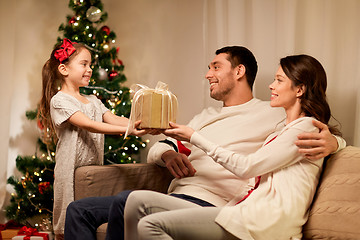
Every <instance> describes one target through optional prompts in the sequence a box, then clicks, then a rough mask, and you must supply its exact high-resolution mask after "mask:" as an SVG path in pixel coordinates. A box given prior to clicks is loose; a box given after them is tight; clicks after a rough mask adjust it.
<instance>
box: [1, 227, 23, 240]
mask: <svg viewBox="0 0 360 240" xmlns="http://www.w3.org/2000/svg"><path fill="white" fill-rule="evenodd" d="M19 230H20V229H6V230H3V231H1V233H0V234H1V239H2V240H11V239H12V238H13V237H14V236H16V235H17V233H18V232H19Z"/></svg>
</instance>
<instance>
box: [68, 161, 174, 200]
mask: <svg viewBox="0 0 360 240" xmlns="http://www.w3.org/2000/svg"><path fill="white" fill-rule="evenodd" d="M172 179H173V177H172V175H171V174H170V173H169V171H168V170H167V168H163V167H159V166H157V165H156V164H153V163H139V164H138V163H136V164H114V165H104V166H98V165H96V166H95V165H91V166H83V167H80V168H78V169H76V171H75V183H74V184H75V185H74V188H75V200H78V199H81V198H85V197H95V196H112V195H116V194H117V193H119V192H121V191H123V190H137V189H148V190H154V191H158V192H164V193H165V192H166V191H167V189H168V186H169V184H170V182H171V180H172Z"/></svg>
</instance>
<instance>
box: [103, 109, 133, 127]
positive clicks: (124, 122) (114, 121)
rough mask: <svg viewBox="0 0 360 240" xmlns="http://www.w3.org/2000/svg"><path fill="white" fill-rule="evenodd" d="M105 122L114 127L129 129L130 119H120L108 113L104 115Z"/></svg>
mask: <svg viewBox="0 0 360 240" xmlns="http://www.w3.org/2000/svg"><path fill="white" fill-rule="evenodd" d="M103 121H104V122H105V123H109V124H112V125H118V126H123V127H127V126H128V123H129V119H128V118H126V117H119V116H117V115H115V114H113V113H112V112H111V111H107V112H105V113H104V114H103Z"/></svg>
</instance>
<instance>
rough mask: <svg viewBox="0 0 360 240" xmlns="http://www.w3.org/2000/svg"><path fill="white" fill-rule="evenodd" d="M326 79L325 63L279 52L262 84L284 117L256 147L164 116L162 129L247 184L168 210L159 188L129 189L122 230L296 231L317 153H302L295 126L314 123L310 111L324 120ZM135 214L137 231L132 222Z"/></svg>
mask: <svg viewBox="0 0 360 240" xmlns="http://www.w3.org/2000/svg"><path fill="white" fill-rule="evenodd" d="M326 86H327V81H326V74H325V71H324V69H323V67H322V65H321V64H320V63H319V62H318V61H317V60H316V59H315V58H313V57H311V56H308V55H295V56H288V57H285V58H282V59H281V60H280V67H279V69H278V71H277V73H276V75H275V80H274V82H273V83H272V84H271V85H270V90H271V101H270V104H271V106H272V107H283V108H284V109H285V112H286V119H285V120H284V122H283V123H282V124H280V125H279V126H278V130H277V131H276V132H275V133H274V134H272V135H270V136H269V137H268V138H267V140H266V141H265V143H264V145H263V147H262V148H260V149H259V150H258V151H257V152H255V153H253V154H250V155H247V156H245V155H241V154H237V153H235V152H231V151H228V150H226V149H223V148H221V147H220V146H218V145H216V144H214V143H212V142H210V141H209V140H207V139H205V138H204V137H202V136H201V135H200V134H199V133H197V132H195V131H194V130H193V129H191V128H189V127H187V126H182V125H177V124H171V127H172V129H169V130H165V131H164V133H165V134H166V135H168V136H170V137H173V138H176V139H177V140H181V141H189V142H190V143H192V144H194V145H196V146H197V147H199V148H200V149H202V150H204V151H205V152H206V153H207V154H208V155H209V156H210V157H212V158H213V159H214V161H215V162H217V163H219V164H221V165H222V166H223V167H225V168H226V169H228V170H229V171H231V172H233V173H234V174H235V175H237V176H238V177H240V178H245V179H249V178H250V179H252V181H255V184H254V186H255V187H254V189H252V190H250V191H249V192H245V193H244V192H242V193H239V195H238V196H237V197H235V198H234V199H233V200H232V201H230V203H229V204H228V205H227V206H225V207H223V208H214V207H208V208H196V209H194V208H191V209H181V210H176V206H174V208H173V209H174V210H172V211H168V210H169V209H171V206H170V207H169V206H168V205H167V204H168V202H166V201H164V202H162V197H161V195H157V194H156V193H154V192H150V191H139V192H136V191H135V192H133V193H132V194H130V196H129V199H128V201H127V205H126V207H125V231H126V232H125V237H128V238H129V239H136V237H137V234H138V235H139V238H140V239H147V240H149V239H179V240H180V239H208V240H209V239H227V240H231V239H301V237H302V234H301V230H302V226H303V224H304V223H305V222H306V220H307V216H308V215H307V214H308V209H309V206H310V204H311V202H312V199H313V196H314V193H315V190H316V186H317V183H318V179H319V175H320V171H321V168H322V164H323V159H318V160H314V161H310V160H308V159H306V158H305V157H304V156H303V155H301V154H300V153H298V148H297V147H296V146H295V145H294V144H293V143H294V141H295V140H296V139H297V135H298V134H299V133H302V132H316V131H319V129H317V128H316V127H314V126H313V124H312V120H313V119H317V120H319V121H321V122H323V123H325V124H327V123H328V121H329V119H330V116H331V113H330V108H329V105H328V103H327V101H326V94H325V91H326ZM331 130H332V131H336V130H335V129H331ZM239 134H241V133H239ZM153 199H156V201H153ZM150 200H151V201H150ZM149 202H151V204H149ZM154 202H155V204H154ZM162 209H166V210H167V211H163V210H162ZM153 212H156V213H153ZM149 213H153V214H150V215H148V214H149ZM143 216H144V217H143ZM137 221H139V223H138V224H137V228H138V231H137V229H136V226H135V227H134V223H137Z"/></svg>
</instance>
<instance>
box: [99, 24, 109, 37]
mask: <svg viewBox="0 0 360 240" xmlns="http://www.w3.org/2000/svg"><path fill="white" fill-rule="evenodd" d="M100 30H101V31H104V32H105V33H106V35H109V34H110V28H109V27H108V26H102V27H101V28H100Z"/></svg>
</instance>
